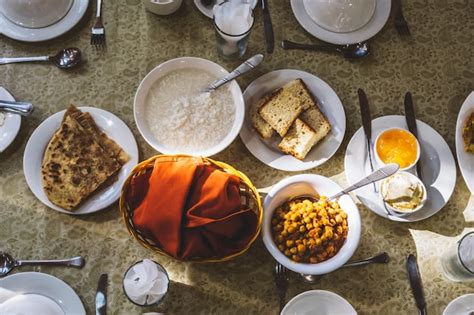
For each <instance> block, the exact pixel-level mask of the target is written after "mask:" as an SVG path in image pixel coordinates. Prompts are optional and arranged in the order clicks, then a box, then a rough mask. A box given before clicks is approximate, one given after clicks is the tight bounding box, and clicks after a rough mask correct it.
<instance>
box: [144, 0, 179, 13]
mask: <svg viewBox="0 0 474 315" xmlns="http://www.w3.org/2000/svg"><path fill="white" fill-rule="evenodd" d="M142 2H143V5H144V6H145V8H146V9H147V10H148V11H150V12H152V13H155V14H158V15H168V14H171V13H174V12H176V10H178V9H179V7H180V6H181V3H183V0H142Z"/></svg>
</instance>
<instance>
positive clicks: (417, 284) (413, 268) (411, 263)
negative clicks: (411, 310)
mask: <svg viewBox="0 0 474 315" xmlns="http://www.w3.org/2000/svg"><path fill="white" fill-rule="evenodd" d="M407 271H408V280H409V281H410V286H411V290H412V292H413V296H414V297H415V302H416V307H417V308H418V314H420V315H426V302H425V297H424V295H423V284H422V283H421V277H420V273H419V271H418V264H417V263H416V257H415V256H413V255H412V254H410V255H408V257H407Z"/></svg>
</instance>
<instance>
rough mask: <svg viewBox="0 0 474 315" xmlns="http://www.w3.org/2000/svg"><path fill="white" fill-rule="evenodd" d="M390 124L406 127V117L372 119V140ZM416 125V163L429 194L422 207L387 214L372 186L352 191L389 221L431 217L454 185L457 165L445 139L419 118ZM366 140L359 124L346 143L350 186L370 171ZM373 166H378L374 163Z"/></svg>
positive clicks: (346, 170) (346, 167)
mask: <svg viewBox="0 0 474 315" xmlns="http://www.w3.org/2000/svg"><path fill="white" fill-rule="evenodd" d="M389 127H395V128H403V129H407V126H406V122H405V116H397V115H393V116H383V117H379V118H377V119H374V120H372V141H374V140H375V138H376V137H377V136H378V134H379V133H380V132H381V131H383V130H385V129H387V128H389ZM417 127H418V141H419V143H420V146H421V157H420V161H419V163H421V168H422V172H423V183H424V184H425V186H426V191H427V195H428V200H427V201H426V203H425V205H424V206H423V208H421V209H420V210H419V211H417V212H415V213H413V214H407V215H404V216H402V217H399V216H393V215H387V213H386V212H385V207H384V203H383V201H382V198H381V197H380V195H379V193H376V192H374V189H373V186H372V185H368V186H365V187H362V188H359V189H357V190H355V191H354V192H355V194H356V196H357V198H359V200H360V201H361V202H362V203H363V204H364V205H365V206H366V207H367V208H369V209H370V210H371V211H372V212H374V213H376V214H378V215H380V216H382V217H385V218H388V219H390V220H392V221H399V222H414V221H419V220H423V219H426V218H429V217H431V216H432V215H434V214H435V213H437V212H438V211H439V210H441V209H442V208H443V207H444V206H445V205H446V203H447V202H448V200H449V198H451V195H452V193H453V190H454V186H455V184H456V164H455V162H454V157H453V154H452V153H451V150H450V149H449V146H448V144H447V143H446V141H445V140H444V139H443V137H442V136H441V135H440V134H439V133H438V132H436V130H434V129H433V128H431V127H430V126H429V125H428V124H426V123H424V122H422V121H420V120H417ZM366 143H367V142H366V138H365V134H364V130H363V129H362V127H361V128H359V130H357V132H356V133H355V134H354V136H353V137H352V139H351V141H350V142H349V144H348V145H347V150H346V156H345V159H344V168H345V172H346V177H347V181H348V183H349V185H351V184H353V183H355V182H357V181H358V180H359V179H361V178H362V177H365V176H367V175H368V174H369V173H370V164H369V159H368V155H367V145H366ZM374 166H375V167H376V168H377V165H374Z"/></svg>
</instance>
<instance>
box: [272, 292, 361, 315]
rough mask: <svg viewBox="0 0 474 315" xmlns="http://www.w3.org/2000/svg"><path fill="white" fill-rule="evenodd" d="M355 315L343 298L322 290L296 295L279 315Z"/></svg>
mask: <svg viewBox="0 0 474 315" xmlns="http://www.w3.org/2000/svg"><path fill="white" fill-rule="evenodd" d="M310 314H318V315H336V314H340V315H357V312H356V310H355V309H354V307H352V305H351V304H350V303H349V302H347V300H345V299H344V298H343V297H341V296H339V295H337V294H336V293H333V292H330V291H324V290H310V291H306V292H303V293H300V294H298V295H297V296H295V297H294V298H292V299H291V300H290V302H288V303H287V304H286V305H285V307H284V308H283V310H282V311H281V315H310Z"/></svg>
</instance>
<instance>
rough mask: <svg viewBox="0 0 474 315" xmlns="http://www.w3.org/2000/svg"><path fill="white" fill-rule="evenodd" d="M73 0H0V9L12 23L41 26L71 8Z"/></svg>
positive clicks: (61, 16)
mask: <svg viewBox="0 0 474 315" xmlns="http://www.w3.org/2000/svg"><path fill="white" fill-rule="evenodd" d="M73 1H74V0H48V1H45V0H16V1H10V0H0V11H1V13H2V14H3V16H4V17H5V18H7V19H8V20H10V21H11V22H12V23H14V24H16V25H19V26H21V27H26V28H42V27H46V26H49V25H52V24H55V23H57V22H58V21H59V20H61V19H62V18H63V17H64V16H65V15H66V14H67V12H68V11H69V9H71V6H72V3H73Z"/></svg>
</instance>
